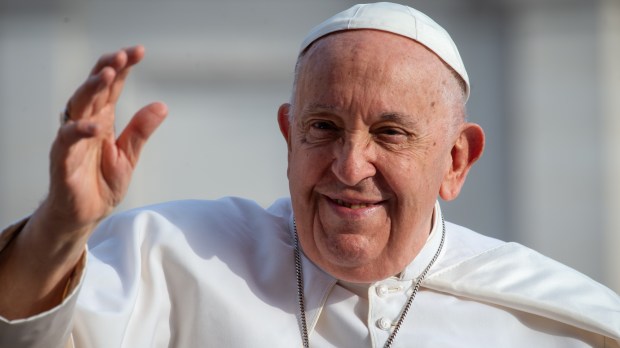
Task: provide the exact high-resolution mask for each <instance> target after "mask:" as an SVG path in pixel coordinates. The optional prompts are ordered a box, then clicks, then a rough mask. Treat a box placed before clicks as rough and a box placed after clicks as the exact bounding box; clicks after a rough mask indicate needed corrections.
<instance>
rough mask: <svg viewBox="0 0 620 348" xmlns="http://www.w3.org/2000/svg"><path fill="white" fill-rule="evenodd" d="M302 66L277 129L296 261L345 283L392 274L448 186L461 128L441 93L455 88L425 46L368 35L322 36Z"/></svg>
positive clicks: (423, 233)
mask: <svg viewBox="0 0 620 348" xmlns="http://www.w3.org/2000/svg"><path fill="white" fill-rule="evenodd" d="M301 59H302V60H301V61H300V66H299V71H298V80H297V84H296V91H295V96H294V100H295V105H294V107H290V106H289V105H288V104H285V105H283V106H282V107H281V108H280V113H279V122H280V128H281V130H282V132H283V134H284V136H285V137H286V138H287V142H288V147H289V169H288V176H289V186H290V191H291V199H292V204H293V210H294V212H295V217H296V222H297V229H298V233H299V238H300V243H301V246H302V248H303V250H304V253H305V254H306V255H307V256H308V257H309V258H310V259H311V260H312V261H313V262H314V263H315V264H317V265H318V266H319V267H321V268H322V269H323V270H325V271H326V272H328V273H330V274H332V275H333V276H335V277H337V278H339V279H343V280H348V281H355V282H368V281H374V280H379V279H383V278H385V277H388V276H390V275H394V274H397V273H398V272H400V271H402V270H403V269H404V267H406V265H407V264H409V263H410V262H411V261H412V260H413V258H414V257H415V256H416V255H417V253H418V252H419V250H420V249H421V248H422V246H423V245H424V243H425V242H426V239H427V238H428V234H429V232H430V227H431V222H432V221H431V220H432V212H433V208H434V203H435V200H436V199H437V197H438V195H439V194H440V192H441V190H442V185H447V183H448V182H449V181H450V178H452V174H453V168H454V160H453V152H454V151H453V148H454V147H455V144H458V143H459V141H460V140H459V139H461V138H462V135H461V131H462V129H463V125H464V122H463V121H462V116H461V115H455V113H456V114H458V113H459V111H460V110H462V109H459V107H455V104H458V103H455V102H454V99H451V98H447V97H446V95H447V94H446V92H445V91H446V90H447V88H446V84H447V85H448V86H449V87H448V89H449V88H454V89H458V88H459V86H458V82H457V80H456V79H454V77H453V76H452V74H451V72H450V71H449V69H448V68H446V67H445V66H444V64H443V63H442V62H441V61H440V60H439V58H437V57H436V56H435V55H434V54H433V53H431V52H430V51H428V50H427V49H426V48H425V47H424V46H422V45H420V44H418V43H416V42H415V41H413V40H410V39H407V38H404V37H401V36H398V35H394V34H389V33H384V32H378V31H372V30H356V31H347V32H341V33H337V34H332V35H330V36H327V37H325V38H323V39H320V40H319V41H318V42H316V43H314V44H313V46H311V47H310V49H309V50H308V52H306V54H305V56H304V57H303V58H301ZM460 106H461V107H462V104H460ZM289 107H290V109H292V110H289ZM455 110H459V111H455ZM288 112H292V114H293V115H292V116H293V118H292V121H291V122H292V123H290V124H289V123H288V121H289V120H288V118H287V117H286V115H287V114H288ZM476 158H477V157H476ZM474 160H475V159H474ZM448 186H449V185H447V186H446V187H444V188H443V190H444V192H454V188H453V187H452V186H450V187H448ZM458 189H460V186H459V187H458ZM458 189H457V190H456V191H457V194H458ZM446 190H447V191H446ZM446 196H448V197H444V198H448V199H451V198H453V197H452V196H451V195H450V194H447V195H446Z"/></svg>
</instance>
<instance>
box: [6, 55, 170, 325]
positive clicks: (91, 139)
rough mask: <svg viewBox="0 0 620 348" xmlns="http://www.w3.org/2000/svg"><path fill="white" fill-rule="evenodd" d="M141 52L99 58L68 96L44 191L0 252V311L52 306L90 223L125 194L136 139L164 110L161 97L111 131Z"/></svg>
mask: <svg viewBox="0 0 620 348" xmlns="http://www.w3.org/2000/svg"><path fill="white" fill-rule="evenodd" d="M143 57H144V48H143V47H141V46H136V47H131V48H127V49H123V50H119V51H117V52H114V53H111V54H107V55H104V56H102V57H101V58H100V59H99V61H98V62H97V63H96V65H95V66H94V67H93V69H92V71H91V73H90V75H89V77H88V78H87V79H86V81H85V82H84V83H83V84H82V85H81V86H80V87H79V88H78V89H77V90H76V92H75V93H74V94H73V96H72V97H71V98H70V99H69V101H68V103H67V111H66V113H65V114H66V116H67V119H66V122H65V123H64V124H63V125H62V126H61V127H60V129H59V131H58V135H57V137H56V139H55V140H54V143H53V145H52V150H51V152H50V188H49V194H48V196H47V198H46V199H45V200H44V201H43V203H42V204H41V206H40V207H39V208H38V209H37V211H36V212H35V213H34V214H33V215H32V216H31V218H30V220H29V221H28V223H27V224H26V226H25V227H24V229H23V230H22V231H21V232H20V233H19V234H18V235H17V236H16V237H15V238H14V240H13V241H12V242H11V243H10V244H9V245H8V246H7V247H6V248H5V250H3V251H2V252H1V253H0V284H5V285H6V284H11V285H10V286H2V287H0V315H2V316H4V317H6V318H19V317H25V316H28V315H32V314H35V313H38V312H41V311H42V310H45V309H48V308H50V307H52V306H54V305H56V304H57V303H58V302H59V301H60V297H61V296H62V291H63V289H64V285H65V284H66V280H67V278H68V276H69V274H70V273H71V271H72V270H73V268H74V267H75V264H76V263H77V261H78V259H79V257H80V255H81V254H82V253H83V250H84V246H85V243H86V241H87V240H88V237H89V236H90V234H91V232H92V231H93V229H94V227H95V226H96V225H97V223H98V222H99V221H100V220H101V219H102V218H104V217H105V216H106V215H107V214H109V213H110V212H111V211H112V209H113V208H114V207H115V206H116V205H118V204H119V203H120V201H121V200H122V198H123V197H124V195H125V193H126V192H127V188H128V186H129V182H130V179H131V175H132V173H133V170H134V168H135V166H136V163H137V161H138V157H139V155H140V151H141V149H142V147H143V145H144V144H145V142H146V141H147V139H148V138H149V136H150V135H151V134H152V133H153V132H154V131H155V129H156V128H157V127H158V126H159V125H160V124H161V122H162V121H163V120H164V119H165V117H166V114H167V108H166V106H165V105H164V104H163V103H159V102H155V103H151V104H149V105H146V106H145V107H143V108H142V109H140V110H139V111H138V112H137V113H136V114H135V115H134V116H133V117H132V119H131V121H130V122H129V124H128V125H127V127H126V128H125V129H124V130H123V131H122V132H121V133H120V135H119V136H118V138H117V137H116V134H115V131H114V112H115V106H116V102H117V100H118V98H119V96H120V94H121V91H122V89H123V86H124V84H125V79H126V77H127V75H128V74H129V71H130V70H131V68H132V67H133V66H134V65H135V64H137V63H138V62H140V60H142V58H143ZM33 255H35V257H33Z"/></svg>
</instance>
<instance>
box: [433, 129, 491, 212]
mask: <svg viewBox="0 0 620 348" xmlns="http://www.w3.org/2000/svg"><path fill="white" fill-rule="evenodd" d="M483 151H484V131H483V130H482V127H480V126H479V125H477V124H475V123H466V124H464V125H463V126H462V128H461V131H460V134H459V136H458V138H457V139H456V141H455V143H454V145H453V146H452V150H451V152H450V155H451V156H450V159H451V162H450V168H449V170H448V172H447V173H446V175H445V177H444V179H443V182H442V183H441V187H440V188H439V196H440V197H441V198H442V199H444V200H446V201H450V200H453V199H455V198H456V197H457V196H458V195H459V193H460V192H461V188H462V187H463V184H464V183H465V178H467V173H468V172H469V169H470V168H471V166H472V165H473V164H474V163H475V162H476V161H477V160H478V159H479V158H480V156H482V152H483Z"/></svg>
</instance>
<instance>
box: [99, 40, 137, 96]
mask: <svg viewBox="0 0 620 348" xmlns="http://www.w3.org/2000/svg"><path fill="white" fill-rule="evenodd" d="M125 52H126V53H127V64H126V65H125V66H124V67H123V68H122V69H120V70H118V73H117V75H116V79H115V80H114V82H113V83H112V86H111V89H110V95H109V97H108V102H110V103H116V101H117V100H118V98H119V96H120V95H121V92H122V90H123V87H124V86H125V79H126V78H127V75H129V72H130V71H131V67H133V66H134V65H136V64H138V63H139V62H140V61H141V60H142V59H143V58H144V54H145V51H144V47H143V46H134V47H130V48H128V49H126V50H125Z"/></svg>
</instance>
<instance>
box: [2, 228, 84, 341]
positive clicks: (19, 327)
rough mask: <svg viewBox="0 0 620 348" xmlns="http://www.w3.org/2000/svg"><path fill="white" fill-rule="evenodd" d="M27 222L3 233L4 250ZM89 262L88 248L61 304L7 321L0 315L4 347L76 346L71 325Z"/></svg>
mask: <svg viewBox="0 0 620 348" xmlns="http://www.w3.org/2000/svg"><path fill="white" fill-rule="evenodd" d="M27 221H28V219H27V218H26V219H23V220H22V221H19V222H18V223H16V224H14V225H11V226H9V227H8V228H6V229H5V230H4V231H2V232H1V233H0V252H2V250H3V249H4V248H5V247H6V246H7V245H8V244H9V243H10V241H11V240H12V239H13V238H14V237H15V236H16V235H17V234H18V233H19V232H20V231H21V229H22V228H23V227H24V225H25V224H26V222H27ZM85 265H86V251H85V252H84V253H83V254H82V257H81V258H80V261H79V262H78V264H77V266H76V268H75V270H74V271H73V274H72V275H71V277H70V278H69V282H68V283H67V287H66V289H65V297H64V299H63V301H62V303H60V304H59V305H58V306H56V307H54V308H52V309H50V310H48V311H45V312H43V313H39V314H37V315H34V316H32V317H29V318H25V319H17V320H7V319H6V318H3V317H2V316H0V348H5V347H6V348H9V347H11V348H22V347H24V348H25V347H28V348H39V347H41V348H43V347H72V346H73V345H72V338H71V327H72V321H73V315H74V311H75V305H76V301H77V297H78V293H79V290H80V287H81V284H82V281H83V278H84V273H85V272H84V269H85Z"/></svg>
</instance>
